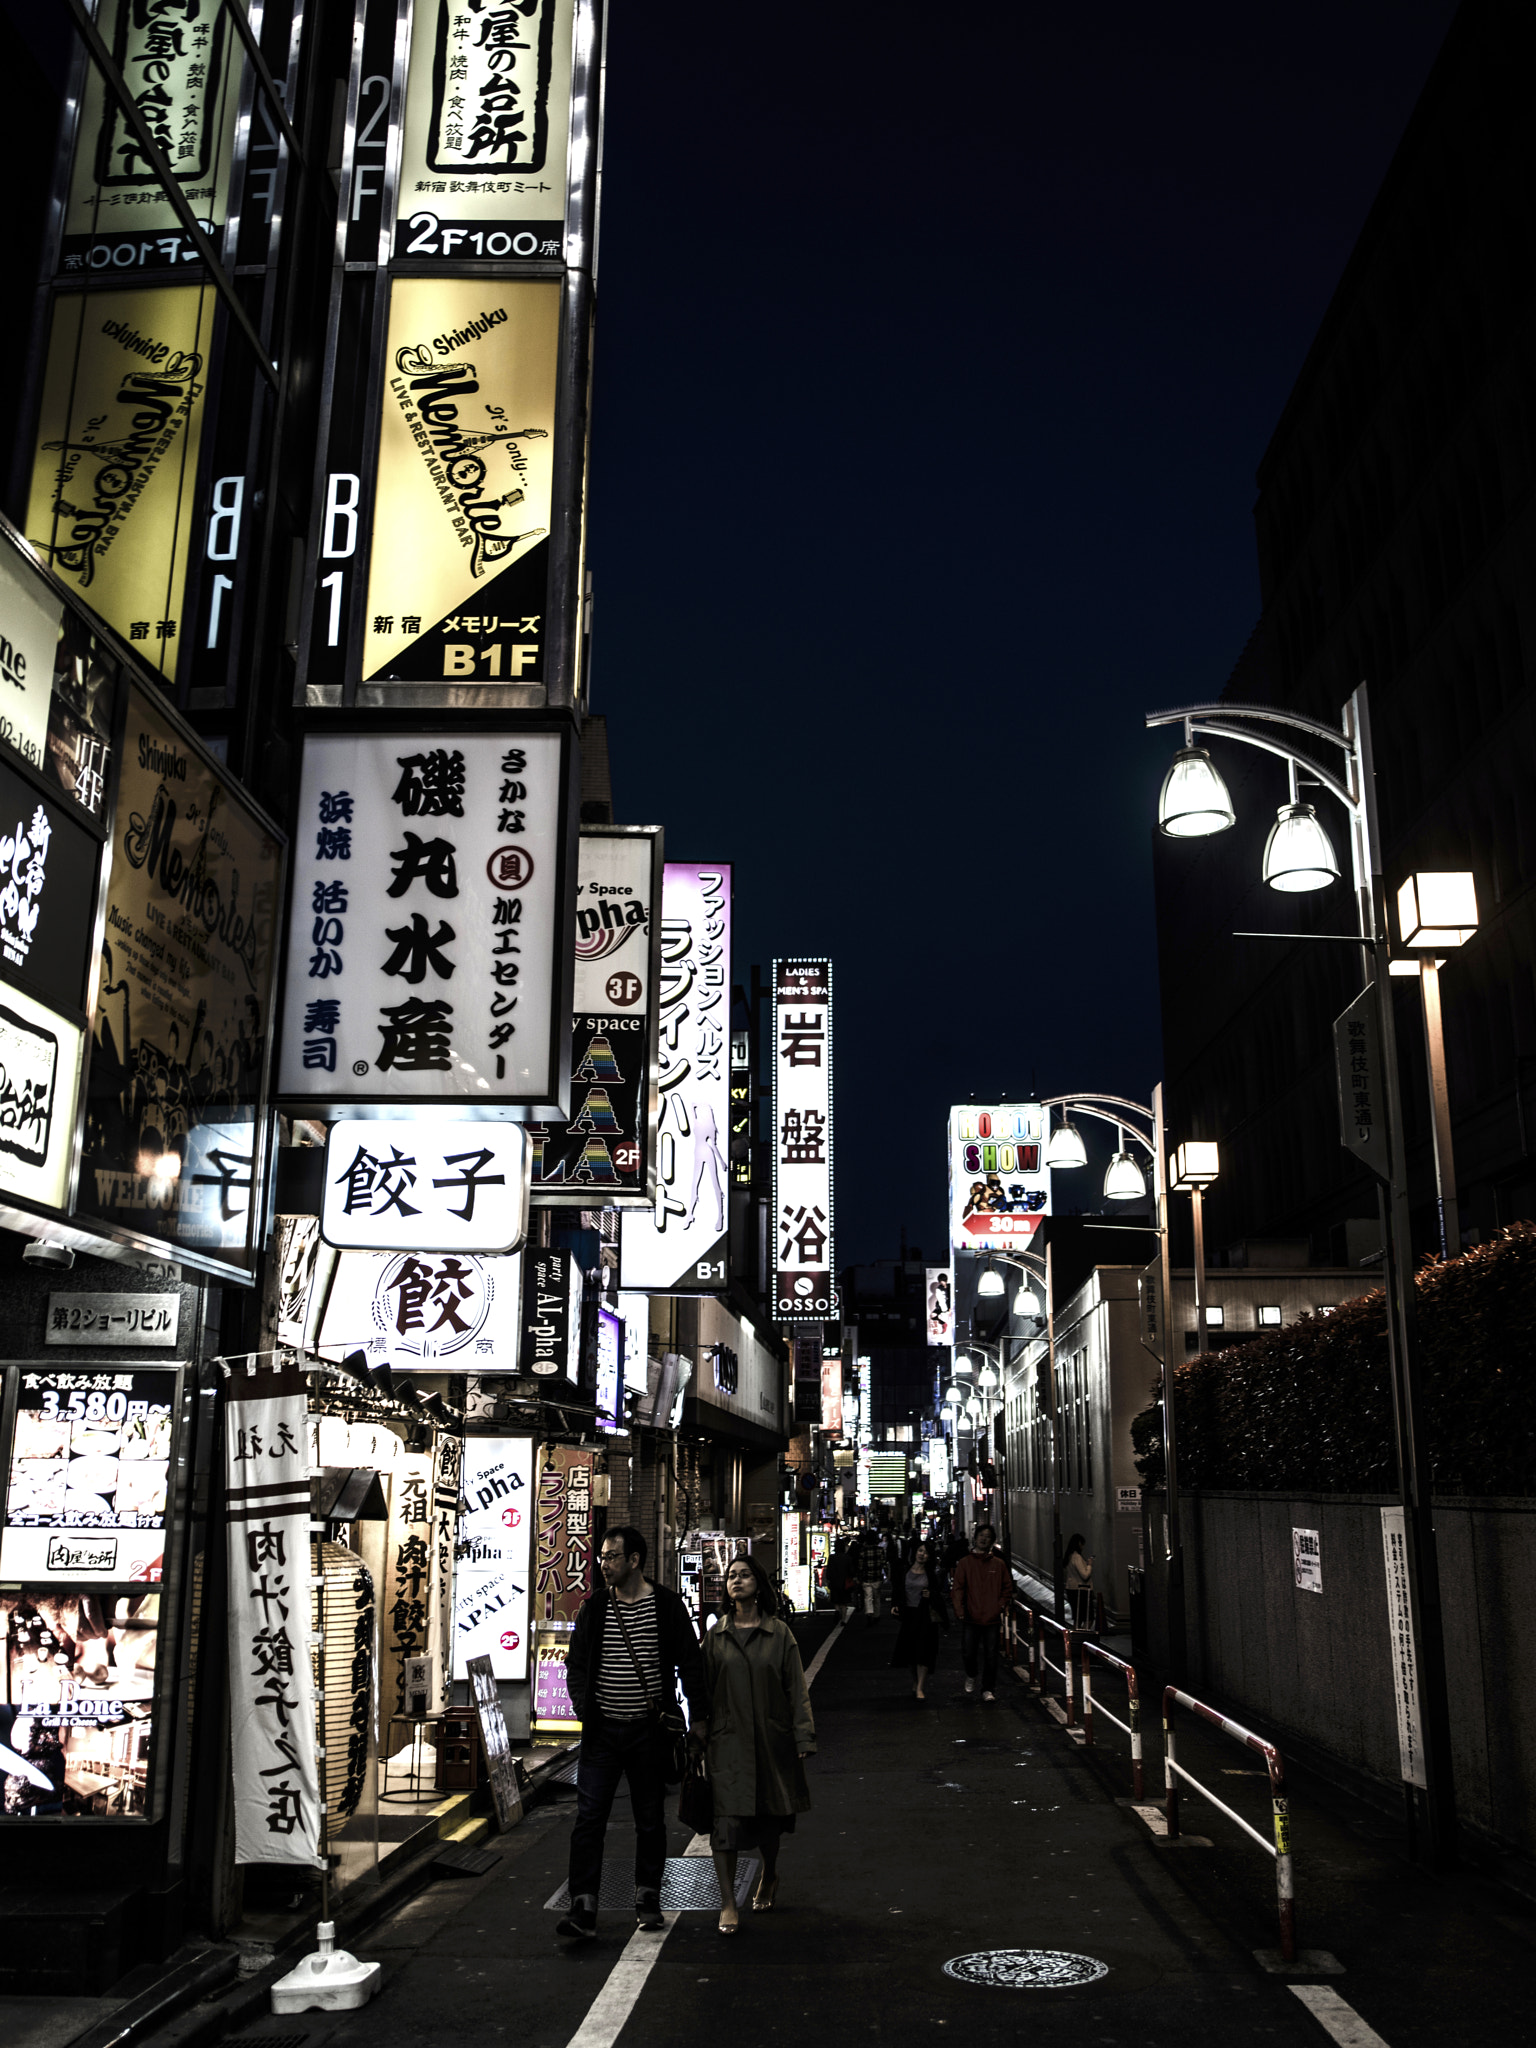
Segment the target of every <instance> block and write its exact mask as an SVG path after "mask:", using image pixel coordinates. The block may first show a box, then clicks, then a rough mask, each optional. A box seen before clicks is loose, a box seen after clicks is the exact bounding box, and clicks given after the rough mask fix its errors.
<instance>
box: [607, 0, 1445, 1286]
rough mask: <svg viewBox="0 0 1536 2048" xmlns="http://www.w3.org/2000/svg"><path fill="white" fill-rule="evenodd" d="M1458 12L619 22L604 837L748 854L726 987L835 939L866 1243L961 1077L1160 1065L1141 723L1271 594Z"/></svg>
mask: <svg viewBox="0 0 1536 2048" xmlns="http://www.w3.org/2000/svg"><path fill="white" fill-rule="evenodd" d="M1454 11H1455V9H1454V6H1453V5H1452V4H1451V0H1248V4H1247V5H1245V6H1240V7H1235V6H1232V5H1231V4H1230V0H1222V4H1219V5H1211V6H1198V7H1197V6H1189V5H1180V4H1178V0H1171V4H1169V5H1168V6H1166V7H1163V8H1148V7H1147V6H1145V4H1137V5H1131V4H1124V0H1113V4H1107V5H1101V6H1098V7H1095V8H1091V9H1090V8H1086V7H1082V8H1078V7H1067V8H1060V7H1057V8H1049V9H1048V8H1046V7H1043V6H1040V5H1026V6H1019V5H1017V4H1012V5H1008V4H1000V0H983V4H980V5H974V6H971V7H968V8H963V9H962V8H959V7H947V8H946V7H934V6H928V7H915V6H910V5H906V4H902V0H891V4H886V5H882V6H873V5H867V4H866V5H858V4H852V0H844V4H842V5H838V6H822V7H817V8H811V9H774V10H768V11H762V10H756V9H749V8H730V7H721V6H720V5H718V4H715V5H712V6H708V7H705V6H702V5H699V4H697V0H692V4H690V0H683V4H680V5H674V6H673V7H670V8H662V9H657V8H646V7H640V6H634V5H626V4H622V0H621V4H617V5H615V6H614V8H613V22H612V28H611V31H610V37H609V49H608V91H609V101H608V115H607V135H606V148H605V159H604V182H603V221H602V242H601V270H600V277H599V316H598V340H597V356H596V363H597V381H596V409H595V419H594V435H593V487H592V510H591V559H592V567H593V575H594V590H595V628H594V641H593V646H594V659H593V678H594V682H593V706H594V709H596V710H600V711H605V712H606V713H607V714H608V718H609V727H610V740H611V746H612V757H613V779H614V799H615V806H616V815H617V816H618V818H619V819H620V820H621V821H623V822H626V823H649V822H655V821H657V820H659V821H660V822H661V823H662V824H664V825H665V827H666V830H667V850H668V853H669V854H670V855H671V856H672V857H673V858H676V859H696V860H698V859H709V860H716V859H722V860H730V861H732V862H734V863H735V871H736V979H737V980H738V981H740V980H744V979H745V975H746V970H747V968H748V967H749V965H750V963H751V962H753V961H754V960H755V961H759V962H761V963H762V964H763V965H764V967H765V968H766V966H767V963H768V961H769V960H770V959H771V958H772V957H773V955H774V954H775V953H812V954H816V953H823V952H825V953H828V954H830V955H831V957H832V959H833V960H834V962H835V971H836V975H837V982H836V993H837V1027H836V1028H837V1068H836V1081H837V1098H836V1114H837V1145H838V1160H837V1203H838V1212H837V1226H838V1255H839V1263H840V1264H842V1263H847V1262H848V1261H850V1260H855V1259H871V1258H885V1257H892V1256H894V1255H895V1252H896V1250H897V1247H898V1242H899V1234H900V1232H901V1230H902V1228H903V1226H904V1227H905V1229H906V1232H907V1236H908V1240H909V1243H911V1244H915V1245H920V1246H922V1247H923V1249H924V1250H925V1251H926V1253H927V1254H928V1256H929V1258H930V1259H937V1258H941V1257H942V1256H943V1241H944V1195H945V1166H944V1142H943V1140H944V1120H945V1114H946V1111H947V1107H948V1105H949V1104H950V1103H951V1102H963V1101H965V1100H967V1099H968V1098H970V1097H972V1096H974V1097H975V1098H976V1099H977V1100H980V1101H986V1100H989V1099H993V1098H995V1097H996V1096H999V1095H1001V1096H1004V1097H1011V1098H1015V1099H1016V1098H1018V1097H1020V1096H1023V1095H1025V1094H1028V1093H1029V1092H1031V1091H1032V1090H1037V1091H1038V1092H1040V1093H1044V1094H1054V1093H1058V1092H1062V1091H1064V1090H1067V1089H1090V1088H1091V1089H1106V1090H1111V1091H1113V1092H1116V1093H1120V1094H1126V1095H1130V1096H1135V1097H1138V1098H1140V1099H1143V1100H1144V1099H1145V1098H1146V1095H1147V1092H1148V1091H1149V1089H1150V1088H1151V1086H1152V1085H1153V1083H1154V1082H1155V1081H1156V1080H1157V1078H1158V1074H1159V1031H1158V998H1157V966H1156V955H1155V946H1154V932H1153V923H1152V896H1151V862H1150V850H1149V849H1150V836H1151V829H1152V820H1153V817H1154V814H1155V806H1156V796H1157V789H1158V784H1159V782H1160V779H1161V776H1162V772H1163V769H1164V767H1165V765H1166V762H1167V759H1168V757H1169V753H1170V751H1171V746H1172V744H1176V742H1170V741H1169V739H1168V738H1167V736H1166V735H1146V734H1144V733H1143V731H1142V729H1141V713H1142V711H1143V710H1145V709H1149V708H1153V707H1157V706H1162V705H1167V704H1174V703H1180V702H1188V701H1192V700H1198V699H1201V698H1208V697H1213V696H1215V695H1217V694H1218V693H1219V692H1220V690H1221V688H1222V686H1223V684H1224V683H1225V681H1226V678H1227V676H1228V674H1229V673H1230V671H1231V669H1232V666H1233V664H1234V662H1235V661H1236V659H1237V656H1238V654H1239V653H1240V652H1241V649H1242V646H1243V643H1244V641H1245V640H1246V639H1247V637H1248V634H1249V632H1250V630H1251V628H1252V626H1253V624H1254V622H1255V619H1256V617H1257V613H1258V604H1259V597H1258V580H1257V574H1256V569H1255V562H1254V550H1253V538H1252V526H1251V513H1252V504H1253V498H1254V483H1253V478H1254V471H1255V468H1256V466H1257V464H1258V462H1259V459H1260V457H1261V456H1262V454H1263V452H1264V448H1265V445H1266V443H1267V441H1268V439H1269V436H1270V433H1271V431H1272V429H1273V427H1274V425H1275V423H1276V421H1277V420H1278V418H1279V414H1280V411H1281V408H1282V406H1283V404H1284V402H1285V398H1286V395H1287V393H1288V391H1289V389H1290V387H1291V385H1292V383H1293V382H1294V380H1295V377H1296V374H1297V372H1298V370H1299V369H1300V367H1301V364H1302V361H1303V358H1304V356H1305V354H1306V351H1307V347H1308V345H1309V343H1310V341H1311V338H1312V335H1313V334H1314V332H1315V330H1316V328H1317V325H1318V322H1319V320H1320V319H1321V317H1322V315H1323V313H1324V311H1325V309H1326V307H1327V304H1328V300H1329V298H1330V296H1331V294H1332V291H1333V289H1334V286H1335V284H1336V283H1337V281H1338V278H1339V275H1340V272H1341V270H1342V269H1343V266H1344V263H1345V261H1346V259H1347V257H1348V254H1349V251H1350V248H1351V246H1352V244H1353V243H1354V240H1355V238H1356V236H1357V235H1358V233H1359V231H1360V228H1361V226H1362V224H1363V222H1364V220H1365V217H1366V214H1367V211H1368V209H1369V207H1370V204H1371V201H1372V199H1373V197H1374V195H1375V193H1376V190H1377V188H1378V186H1379V184H1380V182H1381V179H1382V176H1383V174H1384V172H1385V170H1386V167H1387V165H1388V163H1389V161H1390V159H1391V155H1392V152H1393V149H1394V148H1395V146H1396V143H1397V141H1398V139H1399V137H1400V136H1401V134H1402V131H1403V128H1404V126H1405V124H1406V122H1407V119H1408V116H1409V114H1410V112H1411V110H1412V107H1413V104H1414V101H1415V100H1416V98H1417V96H1418V94H1419V92H1420V90H1421V88H1422V86H1423V83H1424V80H1425V78H1426V77H1427V75H1428V72H1429V69H1430V66H1431V64H1432V62H1433V59H1434V56H1435V52H1436V51H1437V49H1438V47H1439V45H1440V42H1441V40H1442V38H1443V36H1444V34H1445V31H1446V29H1447V27H1448V25H1449V22H1450V19H1451V17H1452V15H1453V13H1454ZM1076 1179H1077V1181H1078V1183H1079V1188H1078V1199H1080V1200H1083V1201H1090V1200H1095V1199H1096V1197H1097V1193H1098V1184H1097V1177H1096V1176H1092V1175H1090V1174H1086V1173H1085V1174H1082V1175H1080V1176H1077V1177H1076ZM1068 1186H1070V1184H1068ZM1057 1192H1058V1200H1060V1198H1061V1196H1062V1195H1063V1194H1065V1193H1067V1192H1068V1189H1067V1187H1064V1186H1063V1184H1062V1183H1061V1182H1060V1181H1058V1189H1057Z"/></svg>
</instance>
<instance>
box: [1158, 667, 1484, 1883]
mask: <svg viewBox="0 0 1536 2048" xmlns="http://www.w3.org/2000/svg"><path fill="white" fill-rule="evenodd" d="M1146 723H1147V724H1148V725H1149V726H1156V725H1171V724H1175V723H1182V724H1183V726H1184V728H1185V736H1186V756H1187V755H1188V753H1189V750H1190V748H1191V747H1192V745H1193V739H1194V735H1195V734H1196V733H1197V732H1199V733H1201V734H1209V735H1212V736H1215V737H1218V738H1222V739H1231V740H1235V741H1238V742H1239V743H1240V744H1242V745H1244V746H1250V747H1258V748H1260V749H1261V750H1262V751H1264V752H1266V753H1271V754H1276V755H1278V756H1279V757H1280V758H1281V759H1282V760H1284V761H1285V762H1286V764H1287V768H1288V771H1289V773H1290V775H1291V777H1292V778H1293V788H1294V776H1295V772H1296V769H1297V767H1298V766H1299V767H1301V768H1304V769H1305V770H1306V771H1307V773H1308V774H1309V775H1311V776H1313V777H1314V778H1315V779H1316V780H1317V782H1318V783H1319V784H1320V785H1321V786H1322V787H1323V788H1325V789H1327V790H1329V791H1330V792H1331V793H1332V795H1333V796H1335V797H1336V798H1337V799H1338V801H1339V802H1340V803H1341V804H1342V805H1343V806H1344V809H1345V811H1346V813H1347V814H1348V817H1349V828H1350V857H1351V869H1352V878H1353V883H1354V894H1355V914H1356V924H1357V933H1356V936H1357V939H1358V943H1359V945H1360V947H1361V952H1362V956H1363V960H1364V966H1365V981H1366V986H1367V987H1368V988H1370V989H1371V991H1372V995H1373V1006H1374V1010H1375V1016H1376V1025H1377V1031H1378V1034H1379V1043H1380V1046H1381V1061H1382V1076H1383V1094H1384V1096H1385V1104H1384V1107H1385V1111H1386V1114H1385V1117H1384V1118H1383V1122H1384V1123H1385V1125H1386V1140H1387V1158H1388V1169H1387V1179H1386V1181H1385V1184H1384V1185H1383V1186H1382V1188H1381V1195H1380V1199H1381V1201H1382V1204H1383V1207H1384V1209H1385V1211H1386V1214H1385V1218H1384V1221H1385V1223H1386V1225H1387V1228H1386V1230H1385V1232H1384V1238H1385V1251H1386V1265H1387V1273H1386V1289H1385V1293H1386V1307H1387V1350H1388V1359H1389V1363H1390V1369H1391V1379H1392V1415H1393V1427H1394V1434H1395V1439H1396V1449H1397V1467H1398V1482H1399V1490H1400V1494H1401V1499H1402V1516H1403V1570H1404V1579H1405V1583H1406V1590H1407V1595H1408V1606H1409V1617H1410V1626H1411V1631H1412V1637H1413V1645H1414V1656H1413V1671H1412V1677H1411V1680H1410V1681H1409V1682H1410V1684H1411V1688H1412V1695H1413V1697H1412V1700H1411V1702H1410V1704H1411V1705H1412V1706H1414V1707H1416V1708H1417V1713H1418V1719H1419V1724H1420V1730H1421V1736H1422V1743H1421V1758H1422V1769H1420V1770H1419V1771H1418V1780H1413V1779H1410V1778H1409V1777H1408V1776H1407V1774H1406V1773H1407V1762H1408V1760H1407V1759H1406V1758H1405V1760H1404V1762H1405V1779H1404V1786H1405V1805H1406V1811H1407V1813H1408V1815H1409V1821H1410V1832H1411V1834H1412V1836H1413V1840H1414V1848H1415V1852H1416V1853H1419V1843H1418V1839H1417V1830H1416V1829H1415V1828H1414V1827H1413V1813H1414V1804H1413V1791H1412V1786H1413V1783H1414V1782H1417V1781H1422V1786H1423V1790H1424V1795H1425V1798H1424V1810H1425V1816H1426V1821H1427V1826H1426V1829H1425V1839H1424V1843H1423V1854H1424V1856H1425V1859H1426V1860H1427V1861H1428V1862H1430V1863H1431V1864H1435V1865H1444V1864H1446V1863H1449V1862H1451V1861H1452V1860H1453V1859H1454V1855H1455V1836H1456V1803H1455V1790H1454V1783H1453V1778H1452V1767H1451V1730H1450V1707H1449V1702H1448V1695H1447V1689H1446V1672H1445V1636H1444V1627H1443V1623H1442V1617H1441V1607H1440V1574H1439V1567H1438V1562H1437V1557H1436V1550H1435V1533H1434V1522H1433V1514H1432V1505H1431V1499H1430V1477H1429V1470H1428V1465H1427V1461H1426V1460H1425V1459H1424V1458H1423V1456H1422V1448H1421V1447H1422V1445H1423V1439H1424V1432H1423V1415H1422V1396H1421V1388H1420V1375H1419V1356H1418V1344H1417V1335H1416V1315H1415V1308H1416V1302H1415V1296H1414V1284H1413V1235H1412V1230H1411V1228H1410V1219H1409V1211H1408V1175H1407V1163H1406V1156H1405V1147H1404V1142H1403V1108H1402V1086H1401V1078H1400V1074H1399V1068H1398V1055H1397V1034H1396V1029H1395V1023H1394V1019H1393V1014H1392V1002H1391V982H1390V979H1389V974H1390V966H1391V948H1390V945H1389V942H1388V937H1387V900H1386V887H1385V880H1384V877H1383V874H1382V867H1381V831H1380V823H1379V820H1378V816H1377V808H1376V769H1375V760H1374V756H1373V753H1372V747H1371V723H1370V707H1369V702H1368V699H1367V694H1366V687H1365V685H1364V683H1361V684H1360V685H1359V687H1358V688H1357V689H1356V690H1355V691H1354V692H1353V693H1352V694H1351V696H1350V698H1349V701H1348V702H1347V703H1346V705H1345V706H1344V712H1343V717H1342V720H1341V722H1340V724H1339V725H1338V726H1329V725H1326V724H1324V723H1323V722H1322V721H1321V720H1319V719H1314V718H1307V717H1304V716H1302V715H1300V714H1299V713H1294V712H1288V711H1278V710H1275V709H1274V708H1273V707H1271V706H1269V705H1266V704H1236V703H1232V704H1227V703H1217V704H1200V705H1192V706H1185V707H1183V708H1181V709H1179V710H1175V711H1159V712H1150V713H1148V714H1147V719H1146ZM1255 725H1256V726H1258V728H1259V729H1258V730H1254V726H1255ZM1270 726H1279V727H1283V728H1285V729H1286V736H1285V737H1284V738H1283V739H1278V738H1271V737H1270V736H1269V734H1268V732H1267V730H1265V728H1267V727H1270ZM1296 734H1302V735H1305V736H1306V737H1307V738H1309V739H1316V740H1322V741H1323V742H1324V743H1326V744H1328V745H1330V746H1334V747H1338V748H1340V749H1341V750H1342V752H1343V755H1344V766H1343V771H1342V773H1340V772H1338V771H1336V770H1334V769H1333V768H1331V767H1329V766H1326V765H1324V764H1322V763H1320V762H1318V761H1317V760H1315V759H1313V758H1311V757H1309V756H1307V755H1306V754H1304V753H1302V752H1301V751H1300V749H1299V748H1298V745H1297V743H1296V740H1295V738H1294V737H1292V735H1296ZM1182 758H1184V757H1181V759H1182ZM1176 765H1177V764H1176ZM1194 765H1196V766H1198V762H1196V763H1195V764H1194ZM1207 765H1208V764H1207ZM1211 775H1212V778H1213V780H1214V781H1215V782H1216V783H1217V784H1218V785H1219V777H1215V776H1214V771H1213V770H1212V771H1211ZM1170 779H1171V775H1170ZM1224 795H1225V792H1224V790H1223V796H1224ZM1226 801H1227V811H1226V815H1225V817H1224V818H1222V819H1221V821H1220V823H1219V824H1212V823H1207V824H1200V825H1198V826H1195V827H1190V826H1187V825H1186V826H1185V828H1184V829H1185V830H1186V831H1190V832H1198V833H1201V834H1203V833H1207V832H1210V831H1212V830H1221V829H1224V828H1225V826H1226V825H1230V824H1231V822H1232V814H1231V809H1230V800H1229V799H1227V800H1226ZM1291 808H1295V805H1294V800H1293V804H1292V806H1291ZM1213 815H1214V814H1213ZM1285 817H1286V813H1285V812H1282V813H1281V819H1282V820H1284V819H1285ZM1169 822H1171V821H1165V829H1168V823H1169ZM1278 829H1279V827H1278V825H1277V830H1278ZM1273 837H1274V835H1273V834H1272V835H1271V838H1272V839H1273ZM1335 872H1336V870H1335ZM1327 879H1329V877H1328V876H1326V875H1324V876H1321V877H1320V878H1319V882H1318V883H1316V884H1307V885H1306V886H1320V884H1321V882H1322V881H1326V880H1327ZM1293 886H1294V884H1293ZM1283 936H1294V937H1297V938H1302V939H1305V938H1307V937H1310V936H1311V935H1310V934H1290V935H1283ZM1335 936H1341V935H1335ZM1396 1684H1397V1677H1396V1674H1394V1685H1396Z"/></svg>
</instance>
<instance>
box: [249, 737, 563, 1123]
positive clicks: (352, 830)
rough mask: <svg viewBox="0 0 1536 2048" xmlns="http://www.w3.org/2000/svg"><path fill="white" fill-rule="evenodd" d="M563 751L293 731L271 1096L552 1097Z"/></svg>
mask: <svg viewBox="0 0 1536 2048" xmlns="http://www.w3.org/2000/svg"><path fill="white" fill-rule="evenodd" d="M569 747H570V736H569V734H568V733H564V732H555V731H549V730H543V731H540V730H537V729H533V728H527V729H522V730H517V731H513V730H510V729H506V728H502V729H499V730H497V731H494V732H483V731H476V732H467V733H465V734H463V735H462V736H461V737H460V738H459V739H458V740H457V741H452V740H449V739H448V738H447V737H446V736H445V735H444V734H442V733H441V732H435V733H434V732H425V731H419V730H418V731H411V730H405V731H401V732H397V733H388V734H379V733H369V734H366V735H365V734H361V733H347V734H342V733H325V734H320V733H311V734H309V735H308V737H307V738H306V740H305V743H304V772H303V778H302V781H301V784H300V789H299V801H298V812H297V815H298V821H299V822H298V832H297V837H296V840H295V845H294V892H293V903H292V909H291V912H290V924H289V930H288V983H287V998H286V1002H287V1007H286V1010H285V1013H284V1018H283V1032H282V1066H281V1076H280V1079H281V1092H282V1093H283V1094H284V1095H285V1096H287V1097H289V1098H292V1099H296V1100H297V1099H302V1098H304V1097H309V1098H310V1099H311V1101H312V1102H314V1103H315V1104H316V1105H317V1106H318V1105H319V1104H323V1103H327V1102H334V1103H336V1104H337V1105H338V1107H341V1106H344V1105H346V1104H347V1103H365V1102H374V1103H380V1104H386V1103H389V1104H393V1103H411V1102H421V1103H428V1102H432V1101H436V1102H438V1103H440V1104H442V1105H443V1106H444V1107H447V1106H449V1105H453V1104H457V1105H458V1106H459V1107H460V1108H461V1109H472V1108H473V1107H475V1106H480V1107H483V1108H485V1109H487V1110H489V1109H491V1108H492V1106H493V1105H496V1104H505V1103H529V1104H535V1105H538V1106H539V1107H544V1106H553V1105H555V1104H557V1103H558V1102H559V1099H560V1091H561V1090H562V1088H563V1087H564V1086H565V1084H566V1075H565V1052H564V1048H565V1046H566V1044H567V1043H568V1042H569V1032H570V1016H571V1012H570V986H571V984H570V974H571V967H570V957H569V953H568V951H567V949H566V943H565V939H564V934H565V933H566V932H568V931H569V929H570V926H569V922H568V913H567V910H566V908H565V906H566V903H567V895H566V891H567V887H568V883H569V877H568V873H567V869H568V866H569V860H568V850H567V847H566V843H565V841H566V821H567V818H568V815H569V804H570V791H569V790H568V788H567V780H568V769H569V765H570V758H571V757H570V753H569V751H568V750H569ZM310 1113H313V1112H312V1111H311V1112H310Z"/></svg>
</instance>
